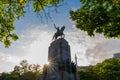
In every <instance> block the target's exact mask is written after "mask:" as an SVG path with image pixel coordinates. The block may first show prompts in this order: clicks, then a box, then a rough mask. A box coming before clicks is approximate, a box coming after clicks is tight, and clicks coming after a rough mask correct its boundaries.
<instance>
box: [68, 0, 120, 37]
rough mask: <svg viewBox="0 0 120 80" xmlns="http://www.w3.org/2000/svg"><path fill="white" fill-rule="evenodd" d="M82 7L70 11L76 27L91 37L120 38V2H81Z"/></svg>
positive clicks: (103, 0) (109, 0)
mask: <svg viewBox="0 0 120 80" xmlns="http://www.w3.org/2000/svg"><path fill="white" fill-rule="evenodd" d="M80 2H81V3H82V7H80V8H79V9H77V10H76V11H72V10H71V11H70V15H71V19H72V20H73V21H75V22H76V27H77V28H79V29H81V30H84V31H87V33H88V35H89V36H94V34H95V33H100V34H104V36H105V37H107V38H112V37H114V38H120V0H80Z"/></svg>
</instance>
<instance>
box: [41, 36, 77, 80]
mask: <svg viewBox="0 0 120 80" xmlns="http://www.w3.org/2000/svg"><path fill="white" fill-rule="evenodd" d="M48 61H49V65H46V66H44V70H43V74H42V76H41V77H40V80H78V79H77V78H76V65H75V64H74V63H73V62H71V53H70V46H69V44H68V42H67V41H66V40H65V39H64V38H59V39H57V40H55V41H53V42H52V43H51V44H50V47H49V51H48Z"/></svg>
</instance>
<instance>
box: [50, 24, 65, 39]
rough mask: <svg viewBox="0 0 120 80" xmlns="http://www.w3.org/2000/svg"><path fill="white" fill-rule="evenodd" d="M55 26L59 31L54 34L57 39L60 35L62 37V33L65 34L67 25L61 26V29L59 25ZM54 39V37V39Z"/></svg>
mask: <svg viewBox="0 0 120 80" xmlns="http://www.w3.org/2000/svg"><path fill="white" fill-rule="evenodd" d="M54 27H55V29H56V30H57V32H56V33H55V34H54V36H53V39H54V38H55V40H56V39H57V37H58V36H61V37H62V35H64V33H63V31H64V29H65V26H63V27H61V29H60V28H59V27H56V25H55V24H54ZM64 36H65V35H64ZM53 39H52V40H53Z"/></svg>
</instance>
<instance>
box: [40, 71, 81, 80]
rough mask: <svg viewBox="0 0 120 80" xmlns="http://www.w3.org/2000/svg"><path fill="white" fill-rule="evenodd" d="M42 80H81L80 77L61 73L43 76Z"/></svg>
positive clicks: (64, 72)
mask: <svg viewBox="0 0 120 80" xmlns="http://www.w3.org/2000/svg"><path fill="white" fill-rule="evenodd" d="M40 80H79V77H78V75H76V74H73V73H68V72H66V71H60V72H58V73H56V74H42V75H41V76H40Z"/></svg>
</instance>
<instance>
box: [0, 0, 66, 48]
mask: <svg viewBox="0 0 120 80" xmlns="http://www.w3.org/2000/svg"><path fill="white" fill-rule="evenodd" d="M63 1H64V0H0V42H2V43H4V45H5V47H9V46H10V45H11V42H12V41H11V40H14V41H16V40H17V39H18V36H17V35H16V34H15V33H13V31H14V30H15V26H14V21H15V20H16V19H19V18H20V17H21V16H24V15H25V7H26V6H27V5H29V4H32V6H33V8H34V11H35V13H39V12H40V11H41V10H44V8H45V7H46V6H47V5H51V6H57V5H58V4H59V3H60V2H63Z"/></svg>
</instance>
